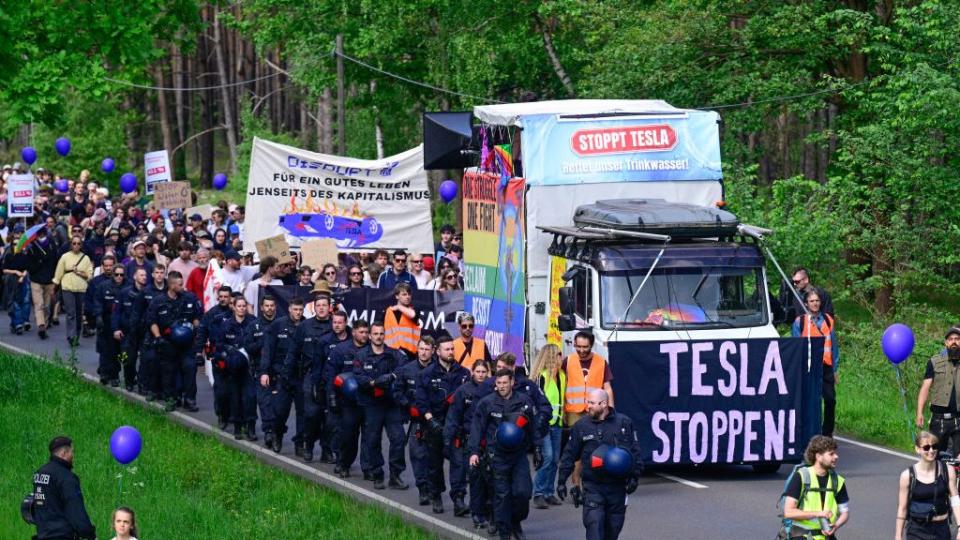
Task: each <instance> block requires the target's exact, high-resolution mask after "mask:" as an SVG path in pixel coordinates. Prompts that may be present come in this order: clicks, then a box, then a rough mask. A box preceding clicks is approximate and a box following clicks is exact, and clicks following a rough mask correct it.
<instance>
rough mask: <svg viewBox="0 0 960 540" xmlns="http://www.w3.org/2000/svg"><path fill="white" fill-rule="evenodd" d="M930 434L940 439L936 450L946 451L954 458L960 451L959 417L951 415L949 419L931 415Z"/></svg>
mask: <svg viewBox="0 0 960 540" xmlns="http://www.w3.org/2000/svg"><path fill="white" fill-rule="evenodd" d="M930 433H933V434H934V435H936V436H937V438H938V439H940V442H939V443H937V448H939V449H940V450H948V451H950V452H951V453H952V454H953V455H954V456H956V455H957V452H958V451H960V415H957V414H956V413H953V414H952V415H951V418H944V416H943V415H942V414H938V413H933V414H932V415H931V417H930Z"/></svg>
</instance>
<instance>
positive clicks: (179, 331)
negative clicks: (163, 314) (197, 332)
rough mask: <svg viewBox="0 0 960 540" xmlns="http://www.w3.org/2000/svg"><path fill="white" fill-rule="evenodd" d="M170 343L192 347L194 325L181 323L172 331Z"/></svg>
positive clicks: (174, 326)
mask: <svg viewBox="0 0 960 540" xmlns="http://www.w3.org/2000/svg"><path fill="white" fill-rule="evenodd" d="M170 341H172V342H173V343H174V344H175V345H190V344H192V343H193V325H192V324H190V323H188V322H180V323H177V324H175V325H173V328H171V329H170Z"/></svg>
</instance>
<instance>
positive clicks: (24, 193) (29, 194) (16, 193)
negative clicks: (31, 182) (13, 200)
mask: <svg viewBox="0 0 960 540" xmlns="http://www.w3.org/2000/svg"><path fill="white" fill-rule="evenodd" d="M13 196H14V197H33V192H32V191H14V192H13Z"/></svg>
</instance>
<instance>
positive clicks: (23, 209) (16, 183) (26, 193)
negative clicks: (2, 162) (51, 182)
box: [7, 174, 34, 218]
mask: <svg viewBox="0 0 960 540" xmlns="http://www.w3.org/2000/svg"><path fill="white" fill-rule="evenodd" d="M33 187H34V180H33V175H32V174H15V175H13V176H10V177H9V178H8V179H7V197H8V198H9V200H10V202H9V205H8V208H7V217H12V218H18V217H32V216H33Z"/></svg>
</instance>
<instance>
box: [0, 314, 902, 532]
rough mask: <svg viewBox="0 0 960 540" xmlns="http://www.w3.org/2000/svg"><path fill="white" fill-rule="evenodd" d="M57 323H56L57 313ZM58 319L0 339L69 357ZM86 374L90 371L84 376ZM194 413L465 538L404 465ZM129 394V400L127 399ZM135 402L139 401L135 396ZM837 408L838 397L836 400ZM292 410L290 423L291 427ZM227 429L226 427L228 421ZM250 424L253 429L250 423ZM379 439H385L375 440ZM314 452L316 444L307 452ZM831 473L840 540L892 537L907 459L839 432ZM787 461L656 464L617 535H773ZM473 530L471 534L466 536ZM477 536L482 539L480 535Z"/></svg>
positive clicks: (573, 516) (341, 486) (539, 523)
mask: <svg viewBox="0 0 960 540" xmlns="http://www.w3.org/2000/svg"><path fill="white" fill-rule="evenodd" d="M61 320H65V318H64V317H61ZM65 336H66V334H65V332H64V325H62V324H61V325H60V326H59V327H53V328H52V329H51V332H50V339H48V340H46V341H43V340H40V339H39V338H38V337H37V334H36V329H34V330H33V331H31V332H28V333H26V334H24V335H22V336H17V335H13V334H11V333H10V331H9V325H8V324H7V323H6V321H4V322H3V323H0V344H5V345H8V346H11V347H15V348H17V349H21V350H23V351H27V352H30V353H33V354H36V355H40V356H48V357H49V356H52V355H53V354H54V353H58V354H59V355H60V356H61V357H67V356H68V355H69V348H68V346H67V342H66V337H65ZM94 341H95V340H94V338H83V339H82V341H81V344H80V347H79V348H78V349H77V351H78V360H79V365H80V367H81V368H82V370H83V371H84V372H86V373H87V374H90V375H92V376H93V377H94V378H95V377H96V366H97V355H96V352H95V351H94ZM88 378H90V377H88ZM197 380H198V388H199V391H198V403H199V406H200V412H198V413H182V412H177V413H174V415H173V419H174V420H175V421H178V422H180V423H182V424H185V425H187V426H188V427H190V428H192V429H195V430H200V431H205V432H208V433H210V434H212V435H215V436H219V437H220V438H221V440H223V441H224V443H225V444H229V445H232V446H236V447H239V448H241V449H243V450H244V451H248V452H251V453H253V454H255V455H256V456H257V457H259V458H260V459H262V460H264V461H266V462H268V463H271V464H273V465H276V466H279V467H282V468H283V469H285V470H287V471H289V472H291V473H293V474H298V475H300V476H304V477H306V478H309V479H311V480H313V481H316V482H319V483H321V484H325V485H328V486H330V487H332V488H334V489H337V490H339V491H341V492H344V493H346V494H348V495H350V496H354V497H358V498H360V499H363V500H366V501H368V502H373V503H375V504H379V505H381V506H384V507H386V508H388V509H389V510H391V511H393V512H396V513H400V514H402V515H403V516H404V517H405V518H408V519H411V520H412V521H415V522H417V523H418V524H420V525H423V526H425V527H427V528H429V529H431V530H433V531H434V532H436V533H437V534H439V535H441V536H444V537H471V536H473V534H474V533H473V531H472V527H471V522H470V519H469V517H466V518H456V517H454V516H453V513H452V503H451V502H450V500H449V498H447V497H444V504H445V506H446V512H445V513H444V514H440V515H435V514H432V513H431V512H430V510H429V507H421V506H417V500H416V499H417V491H416V489H415V488H414V487H412V486H413V484H414V482H413V472H412V470H411V469H410V466H409V462H408V467H407V471H406V472H405V473H404V479H405V481H407V482H408V483H409V484H410V485H411V489H409V490H407V491H394V490H389V489H388V490H385V491H374V490H373V488H372V485H371V483H370V482H365V481H363V480H362V479H360V478H359V477H360V470H359V465H358V464H354V467H353V470H352V473H353V474H352V476H351V478H349V479H347V480H345V481H344V480H340V479H339V478H336V477H334V476H333V474H332V472H333V466H332V465H325V464H304V463H303V462H302V461H301V460H299V459H297V458H294V457H293V444H292V443H291V442H290V441H286V442H285V443H284V449H283V452H282V454H281V456H276V455H275V454H274V453H273V452H271V451H268V450H265V449H263V447H262V433H258V435H260V436H261V441H258V442H256V443H246V442H235V441H234V440H233V437H232V432H231V433H230V434H227V433H225V432H222V431H220V430H218V429H217V428H216V426H215V424H216V418H215V416H214V414H213V409H212V402H213V396H212V391H211V388H210V386H209V384H207V382H206V378H205V377H204V376H203V375H202V374H200V373H198V376H197ZM131 399H136V398H133V397H131ZM141 401H142V398H141ZM840 406H841V407H842V406H843V404H842V402H841V404H840ZM292 422H293V415H292V414H291V426H290V427H291V429H290V430H289V431H288V434H292V433H293V429H292V427H293V426H292ZM231 429H232V428H231ZM258 429H259V427H258ZM384 444H385V445H386V444H387V443H386V437H384ZM315 453H316V454H318V455H319V451H316V452H315ZM839 454H840V460H839V465H838V470H839V472H840V473H841V474H842V475H843V476H844V477H845V478H846V480H847V485H848V490H849V493H850V498H851V504H850V508H851V519H850V521H849V522H848V525H847V526H846V527H844V528H843V529H841V530H840V532H839V534H838V536H839V537H840V538H843V539H844V540H848V539H855V540H856V539H869V538H889V537H891V536H892V535H893V526H894V517H895V514H894V512H895V509H896V489H897V488H896V486H897V477H898V474H899V472H900V471H902V470H903V469H904V468H905V467H906V466H908V465H909V464H910V460H911V459H912V458H911V457H910V456H908V455H905V454H902V453H899V452H894V451H890V450H886V449H883V448H877V447H872V446H870V445H864V444H862V443H858V442H856V441H851V440H848V439H844V438H841V439H840V451H839ZM788 471H789V467H787V466H783V467H781V469H780V471H779V473H778V474H773V475H759V474H756V473H754V472H753V471H752V469H751V468H749V467H741V466H726V467H698V468H682V469H670V470H661V471H657V472H653V473H648V474H646V475H644V477H643V479H642V480H641V483H640V487H639V489H638V490H637V492H636V493H635V494H634V495H632V496H631V497H630V505H629V507H628V514H627V520H626V525H625V527H624V531H623V533H622V534H621V536H620V537H621V538H624V539H637V538H645V539H660V538H719V539H766V538H769V539H773V538H775V536H776V531H777V528H778V526H779V519H778V517H777V509H776V503H777V499H778V497H779V495H780V493H781V491H782V489H783V484H784V479H785V478H786V475H787V473H788ZM524 530H525V531H526V533H527V536H528V537H529V538H531V539H536V538H542V539H546V538H558V537H559V538H578V537H582V536H583V526H582V523H581V515H580V511H579V510H577V509H574V508H573V506H572V505H571V504H570V503H569V502H568V503H567V504H565V505H564V506H560V507H552V508H550V509H548V510H537V509H533V508H531V510H530V517H529V518H528V519H527V520H526V521H525V522H524ZM473 537H476V536H473ZM484 537H485V536H484Z"/></svg>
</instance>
